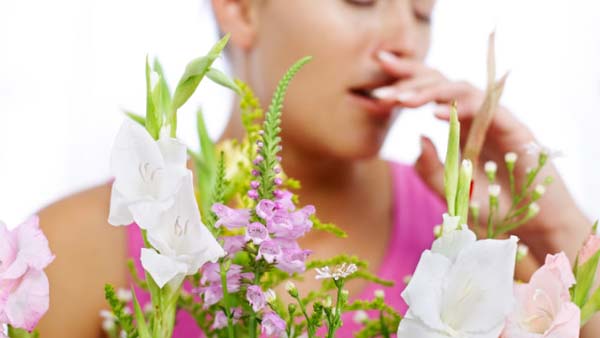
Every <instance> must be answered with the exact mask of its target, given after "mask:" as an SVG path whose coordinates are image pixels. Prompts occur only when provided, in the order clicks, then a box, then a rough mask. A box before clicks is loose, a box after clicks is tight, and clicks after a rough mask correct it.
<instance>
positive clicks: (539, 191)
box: [533, 184, 546, 198]
mask: <svg viewBox="0 0 600 338" xmlns="http://www.w3.org/2000/svg"><path fill="white" fill-rule="evenodd" d="M533 193H534V195H535V197H536V198H539V197H541V196H542V195H543V194H544V193H546V187H545V186H544V185H543V184H538V185H536V186H535V190H534V191H533Z"/></svg>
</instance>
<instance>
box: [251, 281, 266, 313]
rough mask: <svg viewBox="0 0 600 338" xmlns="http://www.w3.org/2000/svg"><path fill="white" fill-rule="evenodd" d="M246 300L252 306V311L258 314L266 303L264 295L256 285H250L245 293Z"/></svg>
mask: <svg viewBox="0 0 600 338" xmlns="http://www.w3.org/2000/svg"><path fill="white" fill-rule="evenodd" d="M246 299H247V300H248V303H250V305H252V310H254V312H258V311H260V310H262V308H264V307H265V304H266V303H267V301H266V298H265V293H264V292H263V290H262V289H261V288H260V286H258V285H250V286H249V287H248V290H247V291H246Z"/></svg>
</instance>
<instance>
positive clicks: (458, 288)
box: [398, 228, 517, 338]
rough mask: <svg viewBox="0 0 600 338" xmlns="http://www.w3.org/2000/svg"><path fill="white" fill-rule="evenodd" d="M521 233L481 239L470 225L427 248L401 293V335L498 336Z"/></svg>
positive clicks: (435, 337) (426, 337)
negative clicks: (403, 309)
mask: <svg viewBox="0 0 600 338" xmlns="http://www.w3.org/2000/svg"><path fill="white" fill-rule="evenodd" d="M516 251H517V238H516V237H514V236H513V237H511V238H510V239H507V240H492V239H486V240H480V241H477V240H476V237H475V234H474V233H473V232H472V231H471V230H468V229H466V228H463V229H462V230H456V231H453V232H450V233H445V234H444V235H443V236H442V237H441V238H439V239H437V240H436V241H435V242H434V244H433V247H432V249H431V250H426V251H425V252H423V254H422V256H421V259H420V261H419V264H418V265H417V269H416V271H415V273H414V274H413V276H412V279H411V281H410V283H409V284H408V286H407V287H406V289H405V290H404V292H403V293H402V298H404V300H405V301H406V303H407V304H408V306H409V310H408V312H407V314H406V316H405V317H404V319H403V320H402V321H401V322H400V326H399V327H398V338H407V337H411V338H412V337H419V338H446V337H448V338H451V337H452V338H454V337H473V338H497V337H499V335H500V332H501V331H502V328H503V327H504V323H505V319H506V317H507V315H508V314H509V313H510V311H511V309H512V307H513V303H514V297H513V273H514V267H515V257H516Z"/></svg>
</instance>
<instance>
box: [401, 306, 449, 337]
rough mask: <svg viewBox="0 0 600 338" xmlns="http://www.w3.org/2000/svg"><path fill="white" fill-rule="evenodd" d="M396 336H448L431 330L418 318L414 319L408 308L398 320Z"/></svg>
mask: <svg viewBox="0 0 600 338" xmlns="http://www.w3.org/2000/svg"><path fill="white" fill-rule="evenodd" d="M397 337H398V338H415V337H419V338H448V337H450V336H449V335H447V334H445V333H443V332H440V331H437V330H433V329H431V328H430V327H428V326H426V325H424V324H423V322H421V321H420V320H418V319H416V318H415V317H414V316H413V315H412V313H411V311H410V310H409V311H408V313H407V314H406V316H405V317H404V318H403V319H402V321H401V322H400V325H399V326H398V332H397Z"/></svg>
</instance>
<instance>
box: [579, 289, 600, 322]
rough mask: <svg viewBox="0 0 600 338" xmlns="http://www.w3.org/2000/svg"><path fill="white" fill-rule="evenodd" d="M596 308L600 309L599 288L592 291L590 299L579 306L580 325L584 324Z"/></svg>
mask: <svg viewBox="0 0 600 338" xmlns="http://www.w3.org/2000/svg"><path fill="white" fill-rule="evenodd" d="M598 310H600V288H597V289H596V291H594V293H593V294H592V296H591V297H590V299H589V300H588V301H587V302H586V303H585V305H584V306H583V307H582V308H581V323H580V326H584V325H585V323H587V321H588V320H590V318H592V316H593V315H594V314H595V313H596V312H598Z"/></svg>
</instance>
